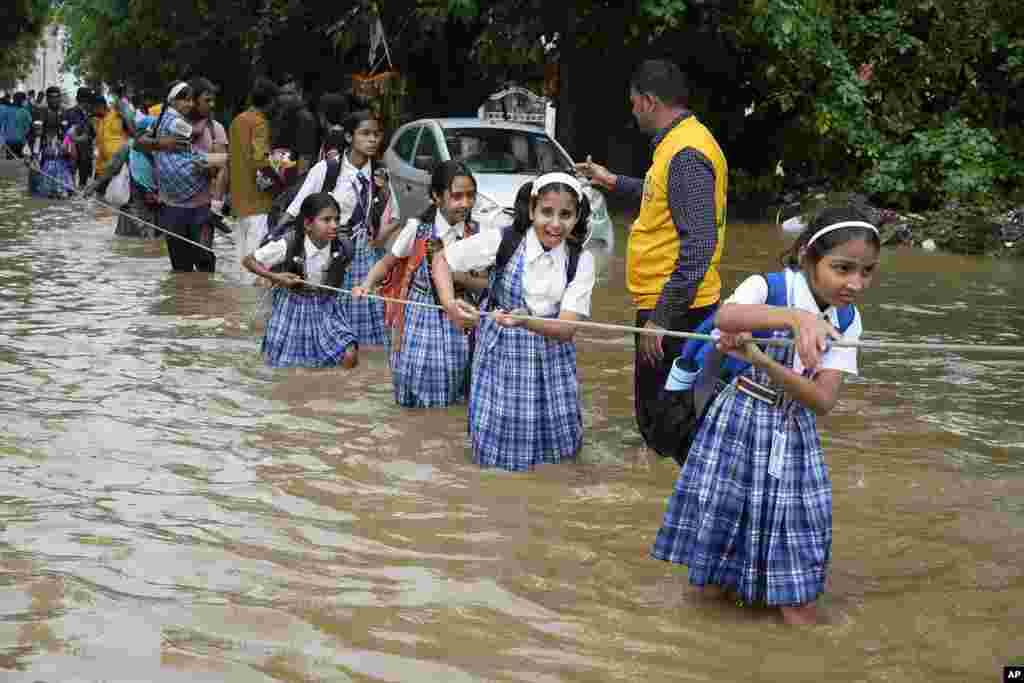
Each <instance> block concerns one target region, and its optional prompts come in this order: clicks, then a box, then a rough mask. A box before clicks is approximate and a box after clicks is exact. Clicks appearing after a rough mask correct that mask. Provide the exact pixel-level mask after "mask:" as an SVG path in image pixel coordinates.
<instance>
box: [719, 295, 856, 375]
mask: <svg viewBox="0 0 1024 683" xmlns="http://www.w3.org/2000/svg"><path fill="white" fill-rule="evenodd" d="M715 327H717V328H718V329H719V330H720V331H722V332H724V333H733V334H735V333H739V332H754V331H761V330H785V329H789V330H792V332H793V338H794V340H795V342H796V350H797V353H799V354H800V359H801V360H802V361H803V363H804V365H805V366H806V367H808V368H810V369H811V370H813V369H815V368H816V367H818V361H819V360H821V354H823V353H824V352H825V351H827V350H828V346H829V340H831V339H839V338H840V337H841V336H842V335H840V334H839V330H837V329H836V328H834V327H832V323H830V322H829V321H828V320H825V319H823V318H820V317H818V316H816V315H814V314H813V313H811V312H809V311H802V310H799V309H795V308H787V307H785V306H769V305H767V304H723V305H722V307H721V308H720V309H718V313H716V314H715Z"/></svg>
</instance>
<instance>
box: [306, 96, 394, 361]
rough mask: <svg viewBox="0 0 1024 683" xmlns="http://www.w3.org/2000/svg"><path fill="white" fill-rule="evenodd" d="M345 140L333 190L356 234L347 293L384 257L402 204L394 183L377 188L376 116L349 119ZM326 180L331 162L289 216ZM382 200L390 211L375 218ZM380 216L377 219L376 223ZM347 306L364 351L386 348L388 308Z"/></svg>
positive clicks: (359, 301) (314, 173) (345, 227)
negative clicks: (365, 349)
mask: <svg viewBox="0 0 1024 683" xmlns="http://www.w3.org/2000/svg"><path fill="white" fill-rule="evenodd" d="M343 131H344V140H345V143H346V144H347V145H348V149H347V150H346V151H345V152H344V154H342V155H341V159H342V161H341V175H340V177H339V178H338V180H337V183H336V184H335V186H334V190H332V192H331V193H332V194H333V195H334V198H335V199H337V200H338V204H339V205H340V206H341V215H340V220H341V225H342V232H344V233H351V235H352V239H353V244H354V248H355V253H354V255H353V257H352V265H351V267H350V268H349V269H348V270H347V272H346V275H345V280H344V282H343V283H342V288H343V289H346V290H351V289H352V288H353V287H356V286H358V285H361V284H362V283H363V281H364V280H365V279H366V276H367V274H368V273H369V272H370V269H371V268H373V267H374V266H375V265H376V264H377V262H378V261H380V260H381V259H382V258H384V255H385V253H386V252H385V250H384V247H385V245H386V244H387V242H388V240H389V239H390V238H391V237H392V236H393V235H394V234H395V232H396V231H397V230H398V228H400V227H401V223H400V222H399V213H398V203H397V201H396V200H395V199H394V192H392V191H391V187H390V185H389V184H386V183H385V184H384V186H383V187H381V188H377V189H375V184H374V181H373V175H374V170H375V168H376V166H375V164H374V163H373V159H374V158H375V157H376V156H377V152H378V150H379V148H380V143H381V140H382V139H383V129H382V127H381V123H380V121H379V120H378V119H377V117H376V115H375V114H373V113H372V112H369V111H360V112H355V113H353V114H350V115H349V116H348V118H346V119H345V123H344V124H343ZM326 177H327V161H321V162H319V163H317V164H316V165H314V166H313V168H312V169H310V171H309V173H308V174H307V175H306V179H305V181H303V184H302V187H301V188H300V189H299V192H298V194H296V195H295V199H294V201H293V202H292V203H291V205H290V206H289V207H288V210H287V213H288V214H289V215H291V216H295V215H298V209H299V206H300V205H301V203H302V201H303V200H304V199H305V198H306V196H307V195H309V194H310V193H312V192H319V191H320V190H321V189H324V188H323V185H324V181H325V179H326ZM375 197H377V198H378V199H381V201H383V202H384V203H385V204H386V205H387V210H385V211H383V212H380V213H375V212H373V211H372V210H371V209H372V207H373V204H374V198H375ZM375 216H376V219H377V220H374V217H375ZM343 304H344V306H345V307H346V309H347V311H348V319H349V322H350V324H351V325H352V329H353V331H354V332H355V333H356V337H357V338H358V339H359V343H360V345H362V346H386V345H387V343H388V339H387V333H386V328H385V325H384V303H383V302H382V301H378V300H376V299H369V298H365V297H361V298H352V297H345V298H344V299H343Z"/></svg>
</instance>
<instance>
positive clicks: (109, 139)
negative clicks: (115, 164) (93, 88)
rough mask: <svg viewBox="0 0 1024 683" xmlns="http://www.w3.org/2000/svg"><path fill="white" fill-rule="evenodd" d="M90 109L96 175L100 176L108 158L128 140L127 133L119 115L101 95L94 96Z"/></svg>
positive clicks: (108, 161)
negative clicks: (94, 146)
mask: <svg viewBox="0 0 1024 683" xmlns="http://www.w3.org/2000/svg"><path fill="white" fill-rule="evenodd" d="M92 111H93V121H94V125H95V126H96V175H97V176H102V175H104V174H105V173H106V167H107V164H108V163H110V160H111V159H112V158H113V157H114V155H115V154H117V153H118V152H119V151H120V150H121V148H122V147H123V146H124V145H125V143H127V142H128V134H127V132H125V127H124V121H123V120H122V119H121V115H120V114H119V113H118V112H117V109H116V108H114V107H111V106H110V105H109V104H107V100H106V98H105V97H103V96H102V95H97V96H96V98H95V103H94V104H93V110H92Z"/></svg>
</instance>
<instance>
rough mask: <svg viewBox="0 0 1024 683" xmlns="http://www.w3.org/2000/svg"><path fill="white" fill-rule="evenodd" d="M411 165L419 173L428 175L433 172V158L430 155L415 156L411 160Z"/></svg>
mask: <svg viewBox="0 0 1024 683" xmlns="http://www.w3.org/2000/svg"><path fill="white" fill-rule="evenodd" d="M412 165H413V166H414V167H416V168H418V169H420V170H421V171H427V172H428V173H429V172H430V171H431V170H433V166H434V157H433V156H431V155H430V154H417V155H416V157H415V158H414V159H413V162H412Z"/></svg>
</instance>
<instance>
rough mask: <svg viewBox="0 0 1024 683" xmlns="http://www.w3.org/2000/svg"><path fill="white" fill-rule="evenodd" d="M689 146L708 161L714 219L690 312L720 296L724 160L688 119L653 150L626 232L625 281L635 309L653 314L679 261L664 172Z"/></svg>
mask: <svg viewBox="0 0 1024 683" xmlns="http://www.w3.org/2000/svg"><path fill="white" fill-rule="evenodd" d="M688 147H692V148H693V149H696V150H697V151H699V152H700V153H701V154H703V155H704V156H705V157H707V158H708V160H710V161H711V164H712V166H713V167H714V170H715V220H716V223H717V225H718V245H717V246H716V247H715V253H714V255H713V256H712V257H711V265H710V266H708V271H707V273H706V274H705V275H704V279H703V280H701V283H700V285H699V286H698V288H697V293H696V295H695V296H694V299H693V303H692V304H691V308H702V307H704V306H710V305H711V304H714V303H717V302H718V300H719V299H720V298H721V294H722V278H721V277H720V276H719V274H718V263H719V261H721V259H722V246H723V244H724V243H725V205H726V191H727V188H728V176H729V166H728V164H726V162H725V155H724V154H722V149H721V148H720V147H719V146H718V143H717V142H716V141H715V138H714V137H713V136H712V135H711V131H709V130H708V129H707V128H706V127H705V126H704V124H702V123H701V122H700V121H698V120H697V118H696V117H695V116H691V117H689V118H687V119H685V120H684V121H682V122H681V123H679V124H678V125H676V127H675V128H673V129H672V130H671V131H670V132H669V133H668V135H666V136H665V138H664V139H663V140H662V141H661V142H660V143H658V146H657V147H656V148H655V150H654V161H653V163H652V164H651V168H650V169H649V170H648V171H647V176H646V177H645V178H644V193H643V201H642V203H641V204H640V215H639V216H637V219H636V221H634V222H633V228H632V229H631V230H630V233H629V246H628V248H627V254H626V271H627V275H626V282H627V285H628V286H629V291H630V294H632V295H633V301H634V303H635V304H636V306H637V308H640V309H653V308H655V307H656V306H657V304H658V297H659V296H661V290H662V289H663V288H664V287H665V284H666V283H667V282H668V280H669V278H670V277H671V276H672V273H673V271H675V268H676V261H677V259H678V258H679V233H678V232H677V231H676V226H675V223H674V222H673V220H672V212H671V210H670V209H669V206H668V167H669V164H670V163H671V162H672V158H673V157H675V155H676V154H677V153H678V152H680V151H681V150H683V149H686V148H688Z"/></svg>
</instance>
